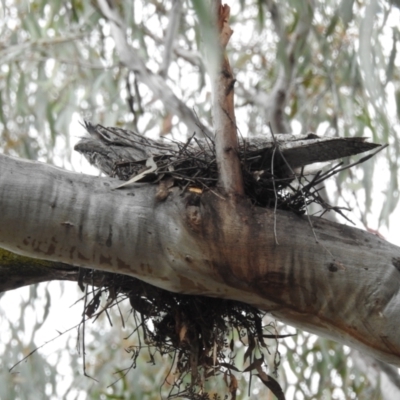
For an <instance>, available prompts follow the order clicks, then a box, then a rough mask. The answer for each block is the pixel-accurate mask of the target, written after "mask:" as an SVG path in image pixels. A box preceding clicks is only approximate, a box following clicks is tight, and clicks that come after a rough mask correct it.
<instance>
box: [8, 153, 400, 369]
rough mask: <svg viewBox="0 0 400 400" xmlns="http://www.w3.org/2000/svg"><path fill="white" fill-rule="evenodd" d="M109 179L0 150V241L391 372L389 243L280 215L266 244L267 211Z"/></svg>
mask: <svg viewBox="0 0 400 400" xmlns="http://www.w3.org/2000/svg"><path fill="white" fill-rule="evenodd" d="M115 184H116V180H115V179H112V178H96V177H92V176H85V175H81V174H74V173H70V172H66V171H63V170H61V169H58V168H54V167H51V166H49V165H46V164H41V163H35V162H31V161H23V160H17V159H14V158H11V157H7V156H4V155H1V156H0V209H1V214H0V246H1V247H3V248H5V249H8V250H10V251H13V252H14V253H17V254H21V255H27V256H29V257H32V258H38V259H43V260H50V261H57V262H63V263H67V264H69V265H75V266H82V267H91V268H94V269H98V270H103V271H110V272H115V273H121V274H126V275H130V276H133V277H137V278H139V279H141V280H143V281H146V282H148V283H151V284H153V285H155V286H158V287H161V288H164V289H166V290H170V291H174V292H180V293H187V294H194V295H199V294H200V295H205V296H211V297H219V298H227V299H232V300H237V301H241V302H245V303H247V304H250V305H253V306H255V307H257V308H260V309H262V310H266V311H269V312H271V314H273V315H274V316H275V317H277V318H278V319H280V320H282V321H284V322H287V323H289V324H292V325H295V326H297V327H299V328H302V329H305V330H308V331H310V332H313V333H316V334H320V335H323V336H327V337H329V338H331V339H333V340H336V341H339V342H341V343H344V344H346V345H349V346H352V347H355V348H357V349H360V350H362V351H365V352H367V353H369V354H370V355H372V356H374V357H377V358H379V359H381V360H383V361H386V362H390V363H393V364H395V365H397V366H400V335H399V333H398V327H399V325H400V274H399V271H398V270H397V268H398V264H399V261H398V260H400V249H399V248H398V247H396V246H394V245H391V244H390V243H388V242H385V241H384V240H382V239H380V238H379V237H377V236H375V235H372V234H370V233H367V232H364V231H361V230H359V229H355V228H350V227H347V226H344V225H340V224H337V223H333V222H330V221H326V220H323V219H313V226H314V230H315V231H316V234H317V236H318V238H319V240H320V244H316V243H315V240H314V237H313V234H312V232H311V229H310V227H309V225H308V222H307V220H306V219H305V218H303V217H299V216H296V215H294V214H292V213H289V212H285V211H279V210H278V211H277V213H276V216H277V222H278V223H277V235H278V238H279V243H280V245H279V246H276V245H275V237H274V232H273V218H274V214H273V210H269V209H264V208H258V207H252V206H251V205H250V204H249V203H248V202H247V201H246V200H241V199H240V198H239V199H237V198H236V199H235V200H233V199H226V200H223V199H221V198H220V197H218V196H215V195H214V194H213V193H211V192H208V193H204V194H202V195H196V196H195V198H193V194H190V193H188V194H186V195H184V196H181V191H180V190H179V189H178V188H176V187H175V188H172V192H171V193H170V195H169V196H168V197H167V198H166V199H165V201H163V202H160V201H158V200H157V199H156V195H157V190H158V186H157V185H156V184H138V183H135V184H132V188H131V189H122V190H114V191H112V190H110V188H111V187H114V186H115ZM132 192H134V194H135V196H131V194H132ZM190 196H192V197H190ZM63 222H68V226H66V225H65V224H63ZM111 232H112V240H111ZM107 244H108V245H109V246H108V245H107ZM327 250H328V251H327Z"/></svg>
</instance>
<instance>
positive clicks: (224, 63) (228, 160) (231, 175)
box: [210, 0, 244, 195]
mask: <svg viewBox="0 0 400 400" xmlns="http://www.w3.org/2000/svg"><path fill="white" fill-rule="evenodd" d="M214 11H215V15H216V23H217V28H218V34H219V38H218V41H217V44H216V45H217V46H218V47H219V49H218V50H219V51H217V52H216V54H218V56H219V57H220V60H218V63H217V70H216V71H215V70H214V68H213V67H212V66H211V68H210V73H211V81H212V86H213V117H214V131H215V150H216V157H217V165H218V172H219V178H218V179H219V186H220V187H221V188H222V189H223V190H224V191H225V192H226V193H227V194H236V195H243V194H244V187H243V177H242V171H241V168H240V159H239V154H238V139H237V128H236V118H235V110H234V98H233V96H234V90H233V88H234V85H235V79H234V77H233V72H232V69H231V66H230V64H229V60H228V56H227V55H226V51H225V49H226V46H227V44H228V42H229V39H230V37H231V36H232V33H233V31H232V29H231V28H230V26H229V24H228V19H229V13H230V8H229V6H228V5H226V4H225V5H222V4H221V1H220V0H218V1H214ZM210 62H211V63H213V62H214V60H210Z"/></svg>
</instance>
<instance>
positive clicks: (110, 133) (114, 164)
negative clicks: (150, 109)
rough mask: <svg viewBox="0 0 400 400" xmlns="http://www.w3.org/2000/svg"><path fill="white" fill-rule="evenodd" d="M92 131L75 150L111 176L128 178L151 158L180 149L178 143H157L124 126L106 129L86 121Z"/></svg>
mask: <svg viewBox="0 0 400 400" xmlns="http://www.w3.org/2000/svg"><path fill="white" fill-rule="evenodd" d="M85 128H86V129H87V131H88V133H89V134H90V137H89V138H83V139H82V140H81V141H80V142H79V143H78V144H77V145H76V146H75V150H76V151H78V152H79V153H81V154H83V155H84V156H85V157H86V159H87V160H88V161H89V162H90V164H92V165H94V166H95V167H97V168H98V169H99V170H100V171H102V172H104V173H105V174H106V175H108V176H116V177H118V178H119V179H121V180H128V179H129V178H130V177H131V176H132V175H134V174H136V173H138V172H139V171H140V170H141V169H143V167H144V165H145V163H146V160H147V159H148V158H149V157H153V156H156V155H157V156H159V155H163V154H168V153H169V150H170V151H172V152H173V151H176V150H177V146H176V145H174V144H170V143H166V142H162V146H161V145H160V144H161V143H160V142H157V141H155V140H152V139H148V138H145V137H144V136H141V135H139V134H137V133H135V132H133V131H130V130H127V129H121V128H106V127H104V126H102V125H92V124H91V123H90V122H87V121H85Z"/></svg>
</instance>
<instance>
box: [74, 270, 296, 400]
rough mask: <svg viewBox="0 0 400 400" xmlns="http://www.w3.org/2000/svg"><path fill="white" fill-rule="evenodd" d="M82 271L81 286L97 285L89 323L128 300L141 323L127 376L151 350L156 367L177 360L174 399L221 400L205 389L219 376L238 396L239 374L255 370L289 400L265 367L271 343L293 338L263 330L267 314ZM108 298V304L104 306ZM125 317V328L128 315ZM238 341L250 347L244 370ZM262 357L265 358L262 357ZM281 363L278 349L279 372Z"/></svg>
mask: <svg viewBox="0 0 400 400" xmlns="http://www.w3.org/2000/svg"><path fill="white" fill-rule="evenodd" d="M82 271H83V272H82V274H81V276H80V279H81V283H82V282H92V285H89V286H91V287H92V289H91V290H89V291H88V290H87V289H86V296H85V300H86V301H85V316H84V319H87V318H94V319H97V318H98V317H99V316H100V315H101V314H103V313H105V314H106V315H107V317H108V318H110V317H109V314H108V310H109V309H110V308H111V307H115V306H117V307H118V305H119V303H120V302H121V301H124V300H127V299H129V302H130V305H131V306H132V310H133V315H134V318H135V320H136V327H135V330H134V332H136V333H138V334H140V335H138V337H139V343H138V345H136V346H131V347H129V348H128V349H127V352H128V353H130V354H131V357H132V363H131V366H130V367H128V368H127V369H125V370H122V371H120V372H121V373H122V376H124V375H126V374H127V373H128V372H129V370H130V369H131V368H135V367H136V361H137V358H138V356H139V354H140V352H141V350H142V349H143V348H147V347H148V346H151V347H152V348H153V353H152V352H149V353H148V354H149V357H150V361H151V362H153V363H155V359H154V355H155V353H157V352H158V353H160V354H161V355H169V356H170V357H171V359H172V360H173V363H172V364H173V365H172V366H171V372H172V373H171V374H170V378H169V380H168V382H167V383H168V384H169V385H170V387H171V389H170V392H169V396H168V398H170V399H173V398H188V399H193V400H207V399H216V400H217V399H221V397H219V396H217V395H215V396H213V397H210V395H209V393H207V391H206V390H205V386H206V382H207V381H209V380H210V379H211V378H214V377H217V376H221V377H222V379H223V381H224V382H225V384H226V386H227V388H228V391H229V394H230V397H231V398H235V396H236V391H237V389H238V383H237V379H236V377H235V375H234V374H233V372H249V373H251V372H253V371H255V372H258V374H260V375H257V376H260V379H261V381H262V382H263V383H264V384H265V385H266V386H267V387H269V388H270V389H271V390H272V391H273V393H275V395H277V397H278V399H283V398H284V397H282V396H283V392H282V391H281V389H280V387H279V385H278V383H277V382H276V381H275V379H274V378H272V377H271V376H269V375H267V374H266V373H265V372H264V371H263V369H262V367H263V366H266V364H265V362H264V357H263V354H264V352H265V351H266V352H268V353H269V349H268V345H267V344H266V339H273V340H275V341H277V339H279V338H280V337H285V336H289V335H283V336H282V335H279V334H278V333H277V331H276V328H275V326H274V325H272V324H270V325H267V326H263V322H262V320H263V317H264V315H265V313H263V312H261V311H260V310H258V309H256V308H254V307H252V306H249V305H247V304H244V303H240V302H237V301H232V300H224V299H214V298H208V297H203V296H189V295H183V294H176V293H172V292H168V291H166V290H163V289H160V288H157V287H154V286H152V285H150V284H147V283H145V282H142V281H140V280H138V279H135V278H132V277H129V276H125V275H118V274H112V273H105V272H100V271H91V270H82ZM96 286H97V287H96ZM87 287H88V286H87ZM87 287H86V288H87ZM103 294H104V295H106V297H107V300H106V301H105V305H103V306H102V305H101V301H100V299H101V297H102V295H103ZM121 318H122V320H123V324H124V325H125V321H124V319H123V317H122V315H121ZM110 322H111V321H110ZM150 322H151V323H150ZM235 340H239V341H241V343H242V344H243V346H245V348H246V351H245V353H244V360H243V361H244V363H246V362H247V363H248V364H249V366H248V367H247V368H246V369H245V370H244V371H240V370H239V368H238V367H237V366H236V365H235V345H234V342H235ZM83 344H84V343H83ZM82 353H83V354H85V351H83V352H82ZM257 354H258V355H261V358H257V357H256V355H257ZM279 363H280V356H279V352H278V350H277V349H276V350H275V357H274V369H273V370H274V373H275V374H276V371H277V368H278V366H279ZM172 369H173V370H172ZM85 374H86V373H85ZM120 375H121V374H120ZM263 375H264V379H263Z"/></svg>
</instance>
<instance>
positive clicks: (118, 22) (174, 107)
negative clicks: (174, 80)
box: [97, 0, 211, 135]
mask: <svg viewBox="0 0 400 400" xmlns="http://www.w3.org/2000/svg"><path fill="white" fill-rule="evenodd" d="M97 3H98V5H99V8H100V10H101V12H102V13H103V15H104V16H105V18H107V20H108V22H109V24H110V27H111V35H112V37H113V39H114V42H115V47H116V49H117V52H118V55H119V57H120V60H121V62H122V63H123V64H124V65H125V66H126V67H127V68H129V69H130V70H131V71H133V72H134V73H135V74H136V75H137V76H138V78H139V79H140V81H141V82H143V83H144V84H145V85H147V87H148V88H149V89H150V90H151V91H152V92H153V93H154V95H155V96H156V97H157V98H159V99H160V100H161V101H162V102H163V104H164V106H165V108H166V109H167V110H168V111H169V112H171V113H172V114H174V115H177V116H178V117H179V118H180V120H181V121H182V122H183V123H184V124H185V125H186V126H187V127H188V131H189V133H190V134H192V133H193V132H198V133H199V134H200V135H201V131H202V132H205V133H206V134H211V132H210V131H209V130H208V128H207V127H205V126H204V125H202V124H201V123H200V121H199V120H198V118H197V117H196V115H195V113H194V112H193V111H192V110H191V109H190V108H189V107H187V106H186V104H184V103H183V102H182V101H181V100H180V99H178V98H177V97H176V96H175V94H174V93H173V91H172V90H171V89H170V87H169V86H168V85H167V84H166V82H165V80H164V78H163V77H162V76H161V75H156V74H154V73H153V72H151V71H150V70H149V69H148V68H147V67H146V65H145V63H144V61H143V60H142V58H141V57H140V56H139V54H138V52H137V51H136V50H135V48H134V47H132V46H131V45H129V44H128V42H127V39H126V31H127V27H126V26H125V22H124V20H123V19H122V18H121V16H120V15H119V14H118V11H117V9H116V8H112V7H111V6H110V4H111V3H112V2H108V1H107V0H98V1H97Z"/></svg>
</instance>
